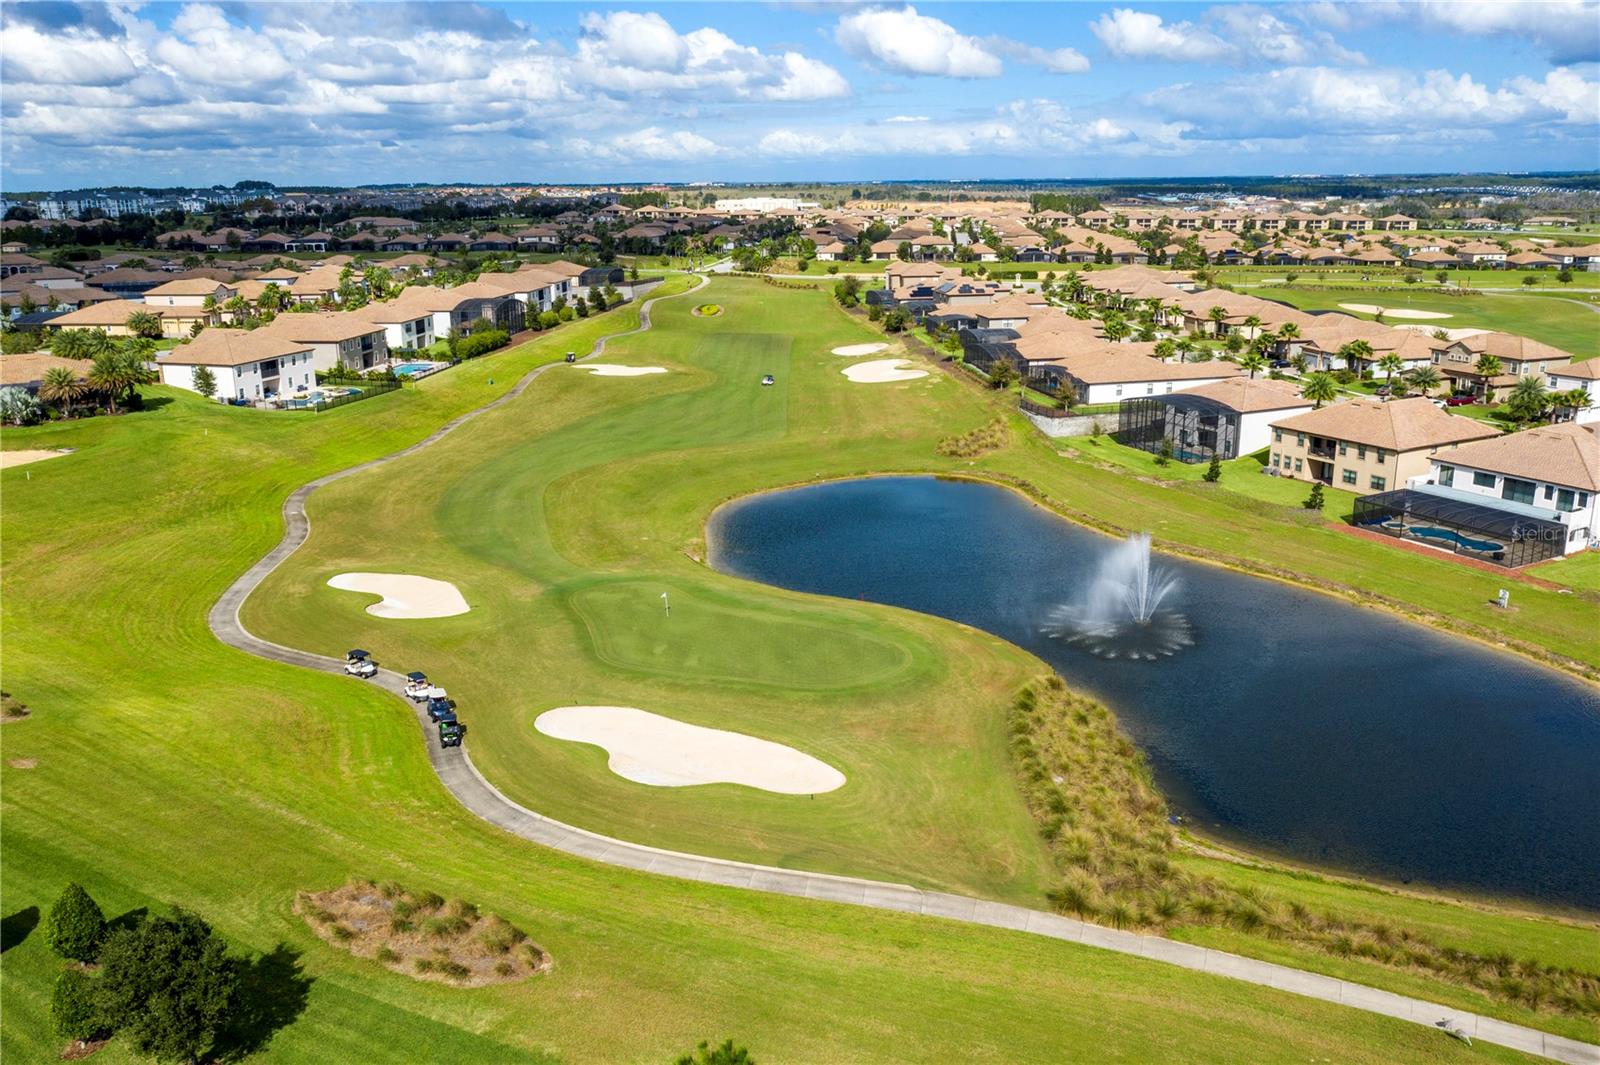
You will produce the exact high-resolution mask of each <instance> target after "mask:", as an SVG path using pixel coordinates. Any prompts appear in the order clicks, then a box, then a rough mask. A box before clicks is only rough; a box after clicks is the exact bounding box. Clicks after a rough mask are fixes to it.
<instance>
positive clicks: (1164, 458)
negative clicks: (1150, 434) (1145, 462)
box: [1156, 436, 1173, 466]
mask: <svg viewBox="0 0 1600 1065" xmlns="http://www.w3.org/2000/svg"><path fill="white" fill-rule="evenodd" d="M1172 453H1173V449H1172V437H1170V436H1163V437H1162V438H1161V443H1160V444H1159V445H1157V447H1156V465H1157V466H1169V465H1171V464H1172Z"/></svg>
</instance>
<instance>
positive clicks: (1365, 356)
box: [1339, 340, 1372, 373]
mask: <svg viewBox="0 0 1600 1065" xmlns="http://www.w3.org/2000/svg"><path fill="white" fill-rule="evenodd" d="M1339 357H1340V358H1341V359H1343V360H1344V364H1345V366H1346V367H1347V368H1348V369H1349V370H1350V372H1351V373H1357V372H1359V368H1360V365H1361V363H1362V362H1364V361H1367V360H1369V359H1371V358H1372V345H1371V344H1368V343H1367V342H1366V341H1365V340H1352V341H1350V343H1348V344H1345V345H1342V346H1341V347H1340V348H1339Z"/></svg>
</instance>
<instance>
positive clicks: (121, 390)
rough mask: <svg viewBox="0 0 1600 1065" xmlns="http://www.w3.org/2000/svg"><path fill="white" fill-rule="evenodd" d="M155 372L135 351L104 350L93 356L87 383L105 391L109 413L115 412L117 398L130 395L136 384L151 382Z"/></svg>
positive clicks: (100, 390)
mask: <svg viewBox="0 0 1600 1065" xmlns="http://www.w3.org/2000/svg"><path fill="white" fill-rule="evenodd" d="M154 380H155V373H154V372H153V371H151V370H150V369H149V368H148V367H146V366H145V364H144V359H143V358H142V357H141V356H140V354H139V353H138V352H137V351H133V350H128V351H113V352H106V353H104V354H101V355H97V356H96V357H95V360H94V363H93V364H92V365H91V366H90V367H89V384H90V385H92V386H94V388H95V390H96V391H99V392H103V393H105V396H106V401H107V403H108V404H109V405H110V407H111V413H112V414H115V413H117V398H118V397H119V396H124V395H126V396H131V395H132V394H133V390H134V388H135V387H136V386H138V385H145V384H151V383H152V382H154Z"/></svg>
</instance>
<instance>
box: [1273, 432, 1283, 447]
mask: <svg viewBox="0 0 1600 1065" xmlns="http://www.w3.org/2000/svg"><path fill="white" fill-rule="evenodd" d="M1272 442H1273V443H1274V444H1281V443H1283V430H1282V429H1274V430H1272Z"/></svg>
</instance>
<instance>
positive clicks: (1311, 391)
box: [1300, 370, 1339, 408]
mask: <svg viewBox="0 0 1600 1065" xmlns="http://www.w3.org/2000/svg"><path fill="white" fill-rule="evenodd" d="M1300 394H1301V395H1302V396H1304V397H1305V398H1306V399H1309V400H1310V401H1311V403H1312V406H1313V408H1318V407H1321V406H1322V405H1323V404H1324V403H1332V402H1333V400H1334V398H1335V397H1336V396H1338V394H1339V384H1338V382H1337V381H1335V380H1334V379H1333V375H1332V374H1330V373H1328V372H1327V371H1326V370H1317V371H1315V372H1314V373H1308V374H1306V375H1305V377H1304V378H1303V379H1302V380H1301V382H1300Z"/></svg>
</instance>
